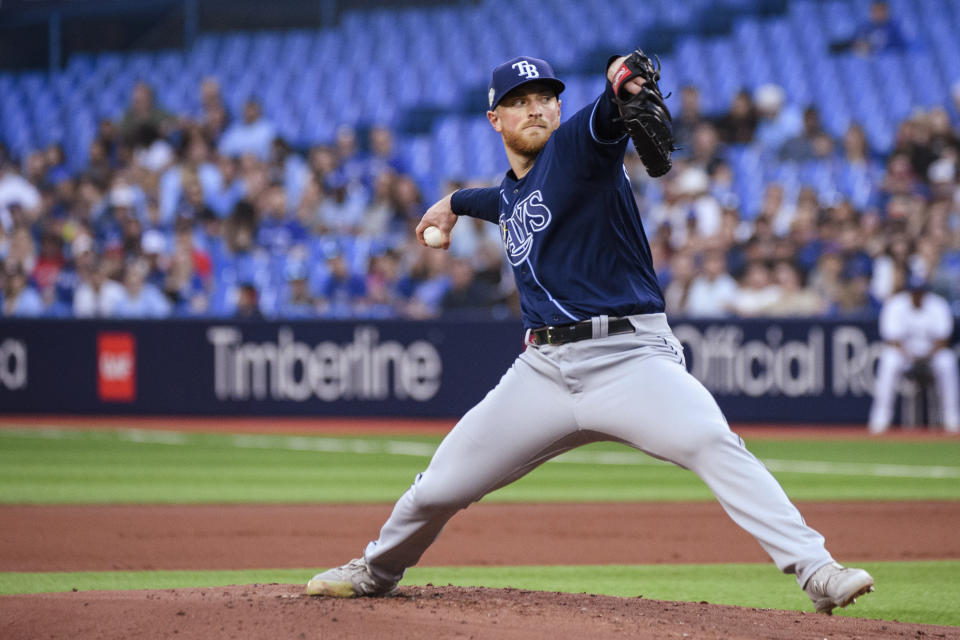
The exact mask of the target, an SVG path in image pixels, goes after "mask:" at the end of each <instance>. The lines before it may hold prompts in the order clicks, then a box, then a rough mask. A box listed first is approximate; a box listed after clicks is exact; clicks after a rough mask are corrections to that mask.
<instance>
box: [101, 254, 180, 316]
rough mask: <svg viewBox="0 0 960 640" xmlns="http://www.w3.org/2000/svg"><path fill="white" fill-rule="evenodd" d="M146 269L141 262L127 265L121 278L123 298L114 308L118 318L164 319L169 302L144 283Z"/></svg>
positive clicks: (168, 311)
mask: <svg viewBox="0 0 960 640" xmlns="http://www.w3.org/2000/svg"><path fill="white" fill-rule="evenodd" d="M147 270H148V267H147V265H146V263H145V262H144V261H143V260H135V261H133V262H130V263H129V264H128V265H127V268H126V271H125V272H124V276H123V289H124V292H123V297H121V298H120V300H119V301H118V302H117V306H116V307H115V308H114V315H115V316H116V317H118V318H165V317H167V316H169V315H170V311H171V308H170V302H169V301H168V300H167V298H166V296H164V295H163V293H161V291H160V290H159V289H158V288H157V287H155V286H153V285H152V284H150V283H148V282H147V281H146V279H147Z"/></svg>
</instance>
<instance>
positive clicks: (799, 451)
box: [0, 429, 960, 504]
mask: <svg viewBox="0 0 960 640" xmlns="http://www.w3.org/2000/svg"><path fill="white" fill-rule="evenodd" d="M438 442H439V438H435V437H403V436H399V435H398V436H390V437H372V436H370V437H354V436H351V437H321V436H315V437H314V436H279V435H273V436H246V435H228V434H205V433H184V432H163V431H140V430H135V429H128V430H104V431H81V430H58V429H22V430H6V429H0V503H8V504H58V503H60V504H69V503H88V504H97V503H231V502H242V503H249V502H260V503H276V502H282V503H297V502H392V501H394V500H396V498H397V497H398V496H399V495H400V494H401V493H402V492H403V491H404V490H405V489H406V488H407V487H408V486H409V485H410V483H411V482H412V480H413V478H414V477H415V476H416V474H417V473H418V472H419V471H422V470H423V469H424V468H425V467H426V465H427V462H428V461H429V456H430V454H431V453H432V451H433V449H434V448H435V446H436V445H437V443H438ZM748 446H749V448H750V450H751V451H753V452H754V453H755V454H756V455H757V456H758V457H759V458H760V459H761V460H763V461H765V462H766V463H767V464H768V466H770V468H771V471H773V473H774V475H775V476H776V477H777V479H778V480H779V481H780V483H781V484H782V485H783V487H784V489H786V491H787V493H788V494H789V495H790V497H791V498H792V499H794V500H871V499H883V500H892V499H897V500H914V499H921V500H957V499H960V441H957V440H940V441H929V442H926V441H921V442H903V441H896V442H894V441H884V440H876V439H867V438H864V439H863V440H856V441H814V440H794V441H774V440H757V441H753V442H749V443H748ZM712 499H713V496H712V495H711V493H710V492H709V490H708V489H707V488H706V487H705V486H704V485H703V483H702V482H700V480H699V479H698V478H697V477H696V476H694V475H693V474H692V473H690V472H688V471H684V470H682V469H679V468H677V467H674V466H672V465H669V464H666V463H662V462H658V461H656V460H653V459H651V458H649V457H647V456H645V455H643V454H641V453H638V452H635V451H633V450H631V449H629V448H627V447H625V446H622V445H617V444H609V443H601V444H595V445H590V446H588V447H583V448H581V449H578V450H576V451H574V452H572V453H571V454H567V455H566V456H563V457H561V458H560V459H559V460H558V461H555V462H550V463H547V464H546V465H544V466H542V467H541V468H539V469H537V470H536V471H534V472H533V473H532V474H530V475H529V476H527V477H526V478H523V479H522V480H520V481H519V482H516V483H514V484H513V485H511V486H509V487H506V488H504V489H501V490H500V491H497V492H496V493H494V494H492V495H491V496H489V497H488V498H486V500H490V501H504V502H543V501H684V500H712Z"/></svg>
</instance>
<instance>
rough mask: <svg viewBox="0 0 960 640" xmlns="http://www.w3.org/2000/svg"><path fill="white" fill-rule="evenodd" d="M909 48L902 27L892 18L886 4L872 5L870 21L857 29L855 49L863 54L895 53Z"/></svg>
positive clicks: (874, 3)
mask: <svg viewBox="0 0 960 640" xmlns="http://www.w3.org/2000/svg"><path fill="white" fill-rule="evenodd" d="M906 46H907V40H906V38H904V36H903V31H901V29H900V25H899V24H897V22H896V21H895V20H894V19H893V18H891V17H890V8H889V6H888V5H887V3H886V2H873V3H871V4H870V19H869V20H867V21H866V22H865V23H864V24H862V25H861V26H860V28H859V29H857V32H856V34H855V35H854V37H853V49H854V51H856V52H858V53H861V54H869V53H882V52H884V51H895V50H897V49H903V48H904V47H906Z"/></svg>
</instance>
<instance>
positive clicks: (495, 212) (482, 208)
mask: <svg viewBox="0 0 960 640" xmlns="http://www.w3.org/2000/svg"><path fill="white" fill-rule="evenodd" d="M450 208H451V209H453V212H454V213H455V214H457V215H458V216H470V217H471V218H480V219H481V220H486V221H488V222H493V223H494V224H496V223H497V222H499V220H500V188H499V187H483V188H479V189H460V190H458V191H455V192H454V193H453V195H452V196H450Z"/></svg>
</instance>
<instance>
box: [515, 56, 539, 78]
mask: <svg viewBox="0 0 960 640" xmlns="http://www.w3.org/2000/svg"><path fill="white" fill-rule="evenodd" d="M510 66H511V67H513V68H514V69H516V70H517V75H519V76H526V77H527V79H533V78H539V77H540V72H539V71H538V70H537V65H535V64H531V63H530V62H527V61H526V60H521V61H520V62H514V63H513V64H512V65H510Z"/></svg>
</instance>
